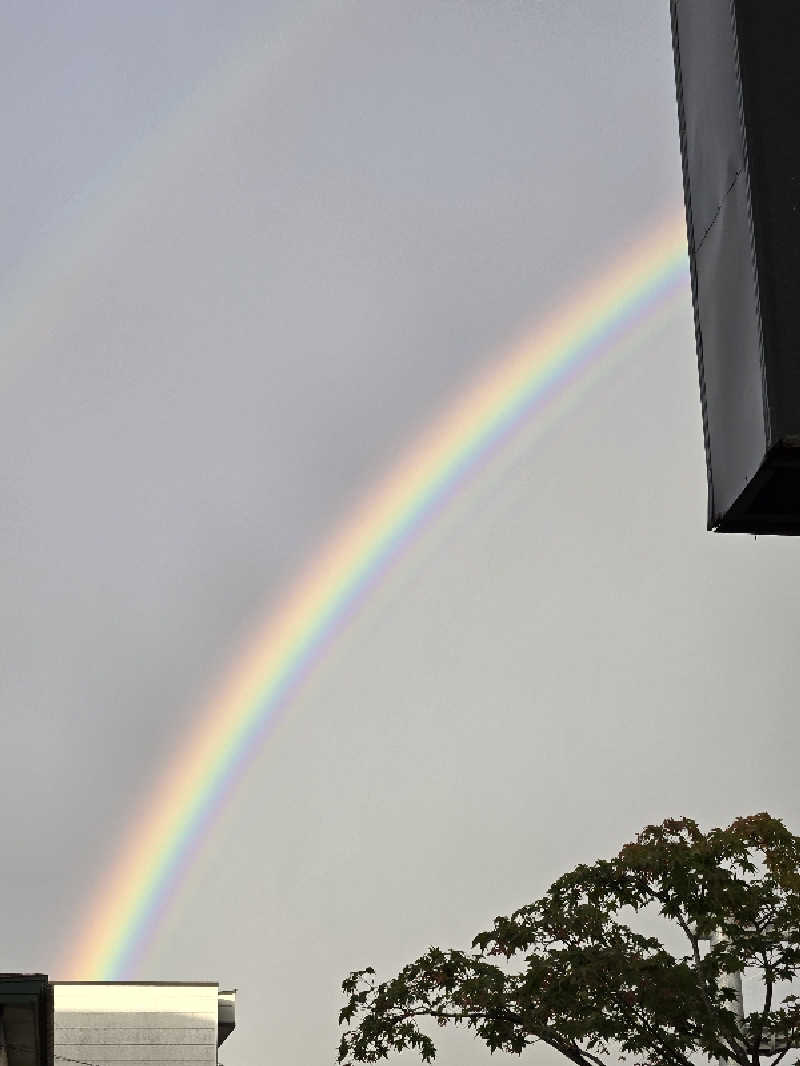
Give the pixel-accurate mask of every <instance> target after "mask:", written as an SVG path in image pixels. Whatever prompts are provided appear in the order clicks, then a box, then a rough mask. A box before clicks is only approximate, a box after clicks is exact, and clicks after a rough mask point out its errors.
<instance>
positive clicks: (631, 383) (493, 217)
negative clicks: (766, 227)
mask: <svg viewBox="0 0 800 1066" xmlns="http://www.w3.org/2000/svg"><path fill="white" fill-rule="evenodd" d="M0 92H1V95H2V100H3V104H2V136H3V160H4V162H3V170H2V176H0V183H1V184H2V191H3V196H2V198H0V232H1V233H2V242H0V346H1V347H2V352H1V354H0V464H1V469H2V475H1V483H2V487H3V499H2V508H0V568H1V570H0V582H1V584H0V588H1V589H2V596H1V597H0V604H2V608H1V613H0V626H1V627H2V628H1V630H0V661H1V662H2V670H1V671H0V695H1V699H2V703H1V704H0V707H2V716H3V728H2V750H3V755H4V758H3V775H2V796H3V801H4V806H5V812H6V813H5V817H4V818H3V823H2V824H3V828H2V834H1V835H0V855H2V870H3V875H2V889H1V890H0V898H2V904H3V911H4V914H5V915H6V916H8V915H11V916H13V918H12V920H10V921H9V920H6V921H5V922H4V923H3V938H2V942H3V947H2V960H1V964H0V970H4V971H9V970H18V969H20V970H39V971H44V972H47V973H49V974H50V976H51V977H53V978H58V977H60V976H66V975H65V974H62V973H61V972H60V971H59V967H62V966H66V965H68V954H69V951H70V950H71V949H70V947H69V945H71V944H73V945H74V941H75V937H76V936H77V935H78V934H79V932H80V929H81V928H82V923H83V922H84V921H85V911H86V906H87V903H88V901H89V900H90V899H92V898H93V893H95V892H96V890H97V885H98V883H99V882H100V881H101V879H102V877H103V875H104V873H105V872H106V871H107V870H108V868H109V865H110V863H111V862H112V860H113V859H114V857H115V856H116V855H117V853H118V851H119V849H120V847H121V846H122V845H123V843H124V841H125V840H126V838H127V837H128V834H129V833H130V831H131V828H132V826H134V825H135V824H136V822H137V818H139V817H140V816H141V812H142V811H143V810H145V809H146V807H147V803H148V796H149V795H151V794H152V791H153V789H154V787H155V784H156V782H157V781H158V780H159V779H160V778H161V775H162V774H163V773H164V772H165V769H166V768H168V767H169V765H170V764H171V763H172V762H173V760H175V759H176V758H178V757H179V755H180V752H181V751H182V750H183V748H184V747H185V745H186V741H187V738H188V737H190V736H191V735H192V731H193V728H195V727H196V726H197V723H198V720H199V715H200V709H201V708H202V707H203V706H204V703H205V701H206V699H207V697H208V694H209V692H210V691H211V689H212V686H213V684H214V683H215V682H216V681H217V680H218V679H219V678H220V677H224V676H225V673H226V669H227V668H229V667H230V664H231V663H232V662H233V661H234V660H235V657H236V655H237V652H238V651H239V649H240V648H241V647H242V645H243V643H244V642H245V641H246V639H247V637H248V636H249V635H250V634H251V633H252V632H253V631H254V629H255V628H256V626H257V625H258V624H259V623H260V622H262V621H263V619H264V618H265V617H266V616H267V614H268V612H269V610H270V607H271V605H274V604H275V603H276V602H277V601H278V598H279V597H280V595H281V593H282V591H283V590H284V589H285V588H286V587H287V585H288V584H289V582H290V581H291V580H292V578H293V577H294V576H295V575H296V574H297V573H298V572H299V570H300V569H301V568H302V566H303V565H304V563H305V562H306V561H307V560H308V559H310V558H312V557H313V556H314V553H315V552H316V551H318V550H319V549H320V548H321V547H322V546H324V544H325V543H326V538H327V537H329V536H330V534H331V532H332V531H333V530H334V528H336V527H337V525H338V524H339V523H340V522H341V521H342V520H343V519H345V518H346V517H347V515H348V513H350V511H351V509H352V508H353V506H354V505H355V504H356V502H357V501H358V500H359V499H361V498H362V497H363V496H364V494H365V493H368V492H369V489H370V486H371V485H372V484H373V483H374V482H375V481H376V479H378V478H379V477H380V476H381V474H382V473H383V472H384V471H386V470H387V469H388V468H389V467H390V465H391V464H392V462H393V461H394V460H395V459H396V458H397V457H398V456H399V455H401V454H402V453H403V451H404V449H406V448H407V447H408V446H409V445H411V444H412V443H413V441H414V440H415V438H416V437H417V436H418V435H419V433H420V432H421V431H422V430H423V429H424V428H425V427H426V426H427V425H428V424H429V423H430V422H431V421H432V420H433V419H435V417H436V416H437V414H438V412H440V411H441V410H442V408H443V407H444V405H445V404H447V403H448V402H449V401H451V400H452V399H453V398H454V397H455V396H457V395H458V393H459V391H460V390H461V389H462V388H463V387H464V386H465V384H466V383H467V382H468V381H469V380H470V379H471V377H472V376H473V375H474V374H475V373H476V372H478V371H479V370H481V369H482V368H485V367H488V366H490V365H491V364H492V362H493V360H498V359H500V358H502V355H503V353H504V352H505V351H506V350H507V349H508V346H509V344H510V343H512V342H513V341H514V340H515V339H516V338H518V337H519V336H520V335H523V334H525V333H526V332H529V331H530V330H531V329H532V328H534V327H535V325H536V323H537V321H539V320H540V319H542V317H543V316H544V315H546V314H547V312H548V311H550V310H552V309H553V308H556V307H558V306H561V305H563V304H566V303H568V302H569V300H570V298H571V296H572V295H574V293H575V292H576V290H577V289H578V288H579V286H580V285H581V283H583V282H585V281H587V280H589V279H591V278H592V277H596V276H601V275H602V274H603V272H604V271H605V270H607V269H608V267H609V265H611V264H613V263H614V261H615V260H616V259H617V257H618V256H619V255H620V254H621V253H622V252H623V251H625V250H626V249H628V248H630V247H631V246H632V245H633V244H635V242H636V241H637V240H639V239H641V238H643V237H646V236H647V235H648V233H650V232H651V231H652V230H653V228H654V227H655V226H656V225H658V224H659V223H661V222H662V221H663V220H664V219H665V218H669V217H675V216H677V215H678V214H679V212H680V210H681V206H682V189H681V177H680V159H679V152H678V140H677V120H676V113H675V112H676V108H675V100H674V82H673V72H672V56H671V48H670V36H669V19H668V3H667V0H659V2H655V0H648V2H647V3H643V2H642V0H615V2H614V3H613V4H611V3H600V2H598V0H567V2H565V0H538V2H534V0H527V2H522V0H485V2H477V0H403V2H399V0H392V2H389V0H369V2H366V0H365V2H359V3H354V2H346V0H340V2H333V3H323V2H319V0H290V2H283V3H265V2H263V0H262V2H256V0H227V2H226V3H224V4H219V3H213V2H211V0H174V2H171V3H168V4H162V3H152V2H138V3H135V4H134V3H127V4H107V3H100V2H99V0H84V2H83V3H80V4H78V3H75V4H72V3H63V4H62V3H55V2H51V3H44V2H37V0H25V2H24V3H23V2H14V3H11V4H7V5H5V7H4V10H3V12H2V13H0ZM687 276H688V275H687ZM677 307H678V309H677V311H676V312H675V314H674V315H673V316H672V318H671V319H670V320H669V322H668V324H667V325H666V326H665V327H663V328H661V329H660V330H658V331H657V332H655V333H654V334H653V336H652V337H651V338H650V339H649V340H648V341H647V342H646V343H640V344H639V345H638V346H636V347H634V348H633V350H632V351H630V352H629V353H628V354H626V355H624V356H623V357H621V358H617V359H614V358H612V359H610V360H609V361H608V366H607V368H606V369H605V370H602V372H598V373H597V374H596V375H595V376H596V378H597V380H596V381H595V383H594V384H593V385H592V387H591V388H590V389H588V390H587V389H585V390H583V391H582V392H580V394H578V392H576V393H575V397H574V402H567V403H565V404H564V405H563V410H560V411H559V413H558V414H557V416H555V415H552V413H551V416H550V417H549V418H544V417H543V418H541V419H540V420H539V421H537V417H538V416H537V415H536V414H535V413H534V414H533V415H532V417H531V418H530V419H529V421H528V422H527V423H526V424H525V426H524V427H523V428H522V430H521V431H520V432H519V433H518V434H516V436H515V437H514V438H513V440H512V441H511V443H510V444H509V446H508V447H506V448H505V449H504V450H502V451H500V452H499V453H498V454H497V455H495V456H494V457H493V458H492V460H491V461H490V462H488V463H487V464H485V465H484V466H483V467H482V468H481V469H480V471H479V472H478V473H477V474H476V475H475V476H474V477H473V478H471V479H470V480H469V481H468V482H467V483H465V484H464V485H463V486H462V489H461V491H460V492H459V493H458V494H456V496H455V497H454V499H453V500H452V502H451V503H450V504H449V505H448V506H447V507H446V508H445V509H444V510H443V511H441V512H440V514H439V516H438V517H437V518H436V519H435V520H434V521H433V522H431V523H429V524H428V525H427V526H426V527H425V528H424V530H423V531H422V532H421V533H420V534H419V535H418V536H417V537H416V538H415V539H414V541H413V544H412V545H411V547H410V548H409V550H407V551H406V552H405V553H404V555H403V556H402V558H401V559H400V560H399V561H398V562H396V563H395V565H394V566H393V567H392V568H391V570H390V571H389V573H388V575H387V576H386V577H385V579H384V580H382V582H381V583H380V584H379V585H378V586H377V588H376V589H374V590H373V591H372V592H371V593H370V595H369V596H368V597H367V599H366V600H365V601H364V602H363V603H362V604H361V605H360V607H359V609H358V611H357V612H356V613H355V614H354V616H353V617H352V618H351V620H350V622H349V624H348V625H347V626H346V627H345V628H344V629H343V631H342V632H341V634H340V635H339V637H338V638H337V640H336V641H335V642H334V643H333V644H332V646H331V647H330V649H329V650H328V651H327V653H326V654H325V655H324V656H323V657H322V659H321V660H320V661H319V662H318V663H317V665H316V667H315V668H314V670H313V671H312V672H311V673H310V675H309V676H308V678H307V679H306V680H305V682H304V683H303V685H302V686H301V688H300V689H299V690H298V691H297V692H295V693H294V695H293V697H292V699H291V703H290V705H289V706H288V707H287V708H286V710H285V712H284V713H283V716H282V718H281V721H280V724H279V725H278V726H277V728H276V729H275V730H274V732H272V734H271V735H270V736H269V739H268V740H267V742H266V744H265V745H264V746H263V747H262V749H261V750H260V752H259V753H258V754H257V756H256V757H255V758H254V759H253V760H252V761H251V763H250V765H249V769H248V771H247V774H246V775H245V776H244V778H243V779H242V780H241V781H240V782H239V784H238V786H237V788H236V789H235V791H234V793H233V795H232V797H231V799H230V801H229V802H228V803H227V804H226V806H225V807H224V810H223V813H222V815H221V817H220V818H219V819H218V820H217V821H216V822H215V823H214V824H213V826H212V828H211V830H210V831H209V833H208V835H207V837H206V839H205V843H204V845H203V847H202V848H201V849H200V851H199V853H198V857H197V859H196V861H195V862H194V864H193V865H192V866H191V867H190V869H189V871H188V874H187V876H186V877H185V879H184V880H183V881H182V882H181V884H180V886H179V889H178V891H177V893H176V894H175V896H174V898H173V900H172V902H171V904H170V905H169V907H168V908H167V909H166V912H165V916H164V918H163V921H162V922H161V924H160V925H159V926H158V928H157V930H156V932H155V935H154V936H153V937H152V938H151V940H149V941H148V943H147V944H146V946H145V949H144V951H143V954H142V957H141V959H140V960H139V962H138V963H137V966H136V969H135V971H134V972H130V973H128V974H127V975H126V976H129V977H131V978H140V979H176V980H192V979H198V980H212V981H213V980H218V981H219V982H220V983H221V984H222V985H224V986H238V988H239V990H240V991H239V1005H238V1028H237V1030H236V1032H235V1034H234V1035H233V1036H232V1037H231V1038H230V1039H229V1041H228V1042H227V1043H226V1044H225V1046H224V1049H223V1052H224V1054H223V1055H222V1058H223V1061H224V1062H225V1064H226V1066H251V1064H254V1063H256V1062H280V1063H286V1064H289V1063H311V1062H330V1061H333V1059H334V1057H335V1049H336V1044H337V1040H338V1032H337V1026H336V1014H337V1011H338V1008H339V1005H340V1001H341V996H340V993H339V984H340V981H341V979H342V977H343V976H344V975H345V974H346V973H347V972H348V971H349V970H351V969H354V968H356V967H360V966H363V965H366V964H368V963H374V964H376V966H377V967H378V969H379V972H380V973H383V974H387V975H388V974H389V973H390V972H391V971H392V970H393V969H394V968H396V967H398V966H399V965H401V964H402V963H404V962H405V961H408V960H409V959H410V958H411V957H413V956H415V955H416V954H418V953H420V952H421V951H423V950H425V948H427V947H428V946H429V945H430V944H432V943H439V944H442V945H449V944H453V945H457V946H464V945H466V944H467V943H468V942H469V940H470V939H471V938H472V936H473V934H474V933H476V932H477V931H479V930H480V929H483V928H485V927H486V926H487V925H488V923H489V922H490V921H491V919H492V917H493V916H494V915H495V914H498V913H503V912H506V911H508V910H510V909H512V908H514V907H516V906H518V905H520V904H522V903H524V902H526V901H528V900H530V899H532V898H533V897H534V896H536V895H537V894H538V893H540V892H541V891H543V890H544V889H545V888H546V887H547V885H548V884H549V882H550V880H551V879H552V878H553V877H554V876H555V875H557V874H558V873H559V872H561V871H562V870H563V869H565V868H566V867H568V866H571V865H574V864H575V863H577V862H579V861H583V860H589V859H591V858H593V857H595V856H597V855H600V854H605V853H609V852H611V851H612V850H614V849H616V848H617V847H618V846H619V845H620V844H621V843H623V842H624V841H625V840H627V839H629V838H630V837H631V836H632V835H633V834H634V833H635V832H636V831H637V830H638V829H639V828H641V827H642V826H643V825H644V824H646V823H647V822H650V821H654V820H661V819H662V818H664V817H667V816H672V815H682V814H688V815H691V816H694V817H696V818H698V819H699V820H700V821H701V822H702V823H703V824H704V825H706V826H707V825H711V824H721V823H726V822H727V821H729V820H730V819H731V818H733V817H734V816H736V815H738V814H742V813H750V812H752V811H756V810H764V809H766V810H769V811H770V812H771V813H772V814H774V815H777V816H780V817H783V818H785V819H786V820H787V822H788V823H789V824H790V826H791V827H792V828H793V829H795V831H797V829H798V828H800V825H799V824H798V823H799V819H798V814H800V812H799V811H798V802H797V799H796V792H795V790H794V789H793V787H792V784H793V779H794V772H793V771H792V766H793V761H790V756H793V754H794V751H795V750H796V747H797V743H798V739H800V737H799V736H798V733H799V732H800V731H799V730H798V727H797V725H796V724H795V722H796V714H795V711H794V707H793V695H794V693H795V692H796V690H797V685H798V681H800V657H798V656H797V654H796V651H795V648H794V645H795V634H796V631H797V622H798V616H799V615H800V599H799V598H798V593H797V585H796V582H795V581H794V580H793V574H794V573H795V570H796V561H795V555H796V551H797V546H796V545H795V544H794V543H793V542H792V541H791V540H789V541H785V540H783V541H782V540H779V539H770V538H759V539H758V540H757V541H756V540H754V539H752V538H746V537H738V536H715V535H712V534H708V533H706V532H705V463H704V457H703V446H702V434H701V417H700V406H699V399H698V389H697V371H696V360H695V354H694V338H693V332H692V318H691V306H690V294H689V289H688V282H687V286H686V292H685V299H684V301H683V302H682V303H680V302H679V303H678V305H677ZM566 399H567V400H569V396H568V395H567V397H566ZM69 976H75V977H77V976H81V975H78V974H70V975H69ZM87 976H88V975H87ZM486 1057H487V1055H486V1052H485V1049H484V1047H483V1045H479V1044H476V1043H474V1042H473V1041H472V1040H471V1038H470V1037H469V1036H468V1035H465V1034H463V1033H459V1034H455V1035H454V1036H452V1037H451V1036H448V1038H447V1039H445V1040H443V1043H442V1052H441V1057H440V1060H439V1061H441V1062H442V1063H443V1064H448V1063H456V1062H457V1063H459V1064H463V1066H471V1064H473V1063H479V1062H482V1061H484V1060H485V1059H486ZM529 1058H530V1060H531V1061H535V1062H543V1063H544V1062H548V1063H549V1062H551V1061H552V1058H551V1056H549V1055H547V1054H545V1053H536V1052H532V1053H529Z"/></svg>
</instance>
